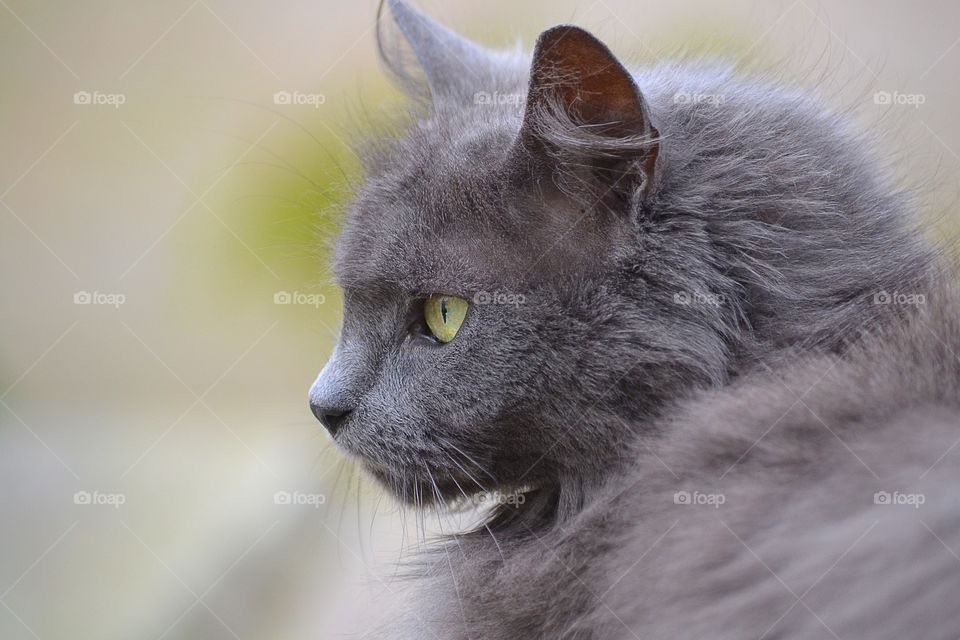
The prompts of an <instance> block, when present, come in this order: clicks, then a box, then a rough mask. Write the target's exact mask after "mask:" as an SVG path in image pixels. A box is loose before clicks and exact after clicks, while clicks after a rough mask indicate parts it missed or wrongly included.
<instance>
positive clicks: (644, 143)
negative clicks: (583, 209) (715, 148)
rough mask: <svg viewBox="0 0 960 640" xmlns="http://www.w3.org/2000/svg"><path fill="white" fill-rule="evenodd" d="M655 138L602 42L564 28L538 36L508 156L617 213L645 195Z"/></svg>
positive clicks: (632, 86)
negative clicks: (520, 116)
mask: <svg viewBox="0 0 960 640" xmlns="http://www.w3.org/2000/svg"><path fill="white" fill-rule="evenodd" d="M659 135H660V134H659V132H658V131H657V129H656V127H655V126H654V125H653V122H652V121H651V118H650V110H649V108H648V105H647V102H646V100H644V97H643V94H641V92H640V89H639V88H638V87H637V85H636V83H635V82H634V80H633V77H632V76H631V75H630V72H629V71H627V69H625V68H624V66H623V65H622V64H621V63H620V62H619V61H618V60H617V58H616V57H615V56H614V55H613V53H611V52H610V50H609V49H608V48H607V47H606V46H605V45H604V44H603V43H602V42H600V41H599V40H598V39H597V38H595V37H594V36H593V35H591V34H590V33H588V32H587V31H584V30H583V29H581V28H579V27H574V26H567V25H562V26H557V27H553V28H552V29H548V30H547V31H544V32H543V33H542V34H541V35H540V37H539V39H538V40H537V45H536V48H535V50H534V53H533V62H532V66H531V69H530V87H529V92H528V94H527V102H526V106H525V111H524V116H523V124H522V126H521V129H520V134H519V136H518V139H517V143H516V146H517V149H516V150H515V154H517V153H519V155H522V156H523V157H524V158H525V159H526V160H528V161H529V160H531V159H532V160H533V161H534V163H535V164H538V165H539V166H540V167H541V169H543V168H545V169H546V170H548V171H550V172H552V173H553V174H554V178H555V180H556V181H557V182H558V183H561V182H562V183H564V186H566V187H569V188H571V189H574V190H579V191H583V190H584V188H585V189H586V191H587V193H588V194H589V197H592V198H594V199H596V200H597V202H609V201H610V200H616V199H617V198H619V199H620V200H619V202H615V203H614V204H616V206H617V207H618V208H622V206H623V204H624V203H623V200H624V199H628V200H632V199H634V198H635V197H637V196H639V197H640V198H641V199H645V198H646V197H648V196H649V195H650V193H651V192H652V190H653V188H654V186H655V184H656V178H657V175H656V173H657V157H658V154H659ZM571 182H572V183H573V184H571Z"/></svg>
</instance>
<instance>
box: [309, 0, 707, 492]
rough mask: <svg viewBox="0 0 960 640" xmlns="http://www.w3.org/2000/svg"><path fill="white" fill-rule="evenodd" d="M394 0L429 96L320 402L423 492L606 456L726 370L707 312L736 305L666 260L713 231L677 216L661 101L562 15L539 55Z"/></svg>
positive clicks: (339, 437) (346, 251)
mask: <svg viewBox="0 0 960 640" xmlns="http://www.w3.org/2000/svg"><path fill="white" fill-rule="evenodd" d="M388 4H389V5H390V9H391V11H392V14H393V18H394V20H395V21H396V23H397V24H398V25H399V27H400V29H401V32H402V33H403V34H404V35H405V37H406V40H407V41H408V42H409V45H410V47H411V48H412V50H413V52H414V54H415V56H416V59H417V62H418V65H419V68H420V69H421V70H422V71H423V72H424V73H425V75H426V79H427V84H426V90H427V91H429V93H430V100H429V107H428V108H427V110H426V111H425V112H422V113H420V114H419V116H418V117H417V119H416V122H415V123H414V124H413V125H412V127H411V128H410V130H409V131H407V132H405V134H404V135H403V136H402V137H401V138H399V139H397V140H392V141H390V142H389V143H388V144H384V145H381V146H382V147H383V148H381V149H380V151H379V152H376V153H375V154H373V157H372V158H370V160H369V163H368V175H367V177H366V184H365V186H364V187H363V188H362V189H361V190H360V192H359V194H358V196H357V198H356V200H355V202H354V203H353V204H352V207H351V209H350V212H349V215H348V216H347V219H346V222H345V226H344V229H343V232H342V235H341V237H340V239H339V242H338V245H337V250H336V257H335V265H334V270H335V273H336V277H337V280H338V284H339V285H340V286H341V287H342V288H343V291H344V301H345V302H344V304H345V308H344V321H343V327H342V334H341V336H340V340H339V342H338V344H337V346H336V349H335V352H334V353H333V355H332V356H331V358H330V361H329V362H328V363H327V365H326V367H325V368H324V369H323V371H322V372H321V374H320V376H319V377H318V379H317V381H316V382H315V383H314V385H313V387H312V389H311V392H310V399H311V405H312V407H313V410H314V413H315V414H316V415H317V416H318V418H319V419H320V420H321V422H323V423H324V424H325V425H326V426H327V428H328V429H329V430H330V432H331V434H332V435H333V437H334V439H335V441H336V442H337V444H338V445H339V446H340V447H341V448H343V449H345V450H346V451H347V452H349V453H350V454H352V455H354V456H356V457H358V458H360V459H361V460H362V461H363V463H364V464H365V466H366V467H367V468H368V470H369V471H370V472H372V473H373V474H374V475H375V476H376V477H378V478H379V479H380V480H382V481H383V482H384V484H386V485H387V486H388V487H392V488H393V489H395V490H396V491H397V492H398V494H400V495H401V496H405V497H406V498H407V499H410V500H415V499H417V498H419V499H422V500H424V501H431V500H433V499H434V497H435V496H436V492H440V493H441V495H442V496H443V497H444V499H454V498H456V497H458V496H460V495H461V494H473V493H475V492H477V491H478V490H480V488H481V487H482V488H484V489H487V490H494V489H498V490H500V491H506V490H513V489H518V488H521V487H531V486H536V487H542V486H544V485H548V484H550V483H554V482H557V479H558V478H559V477H561V476H562V477H564V478H568V477H571V475H575V474H577V473H581V472H582V473H583V474H584V475H590V474H595V473H597V472H598V470H602V469H604V468H607V467H609V466H611V465H613V464H615V461H616V456H617V454H618V449H619V447H620V446H621V443H622V441H623V439H624V437H625V435H626V433H627V431H628V429H627V427H626V426H625V425H624V424H623V423H622V422H621V421H620V420H630V419H633V418H636V417H638V416H641V415H644V414H645V413H647V412H649V411H651V410H652V409H653V408H655V407H656V406H657V405H658V404H659V403H661V402H663V401H664V400H665V399H666V398H668V397H670V395H671V394H674V393H676V391H677V389H681V388H687V387H689V386H690V385H696V384H703V383H708V382H710V381H716V380H717V379H719V378H721V377H722V376H723V370H724V360H725V347H724V344H723V337H722V335H721V334H720V332H716V331H710V330H705V329H704V326H705V325H720V324H723V323H722V322H721V321H720V319H719V318H720V316H721V315H723V313H724V311H723V310H722V309H720V308H719V307H711V306H709V305H684V304H678V303H677V299H676V296H677V295H678V292H680V291H684V290H685V291H687V292H689V294H690V295H693V292H694V289H693V288H692V287H686V289H683V288H678V286H677V284H676V283H677V282H678V281H689V282H694V281H695V280H696V275H697V274H696V273H681V272H679V271H677V272H676V273H673V274H669V273H668V272H670V271H672V270H674V269H677V268H678V267H677V266H676V258H677V257H678V256H679V255H680V254H681V253H682V252H684V251H696V250H697V249H696V248H695V247H684V246H683V244H682V242H680V241H679V240H674V239H673V238H672V237H671V236H670V235H668V234H664V235H660V234H659V230H660V227H662V226H664V225H665V224H666V225H667V226H669V225H670V224H673V223H671V222H669V221H667V222H664V221H661V220H659V219H658V217H657V212H656V201H657V193H658V186H659V185H658V179H659V178H660V175H659V173H658V170H659V166H658V155H659V151H660V144H661V140H660V137H659V134H658V131H657V128H656V123H655V118H654V117H653V115H652V114H651V111H650V107H649V105H648V104H647V102H646V101H645V99H644V97H643V95H642V93H641V91H640V89H639V88H638V87H637V86H636V84H635V82H634V80H633V79H632V78H631V76H630V74H629V73H628V72H627V70H626V69H625V68H624V67H623V66H622V65H621V63H620V62H618V60H617V59H616V58H615V57H614V56H613V54H612V53H611V52H610V51H609V50H608V49H607V47H605V46H604V45H603V44H602V43H601V42H599V41H598V40H597V39H596V38H594V37H593V36H591V35H590V34H589V33H587V32H586V31H584V30H582V29H579V28H577V27H571V26H560V27H555V28H553V29H550V30H548V31H546V32H544V33H543V34H542V35H541V36H540V38H539V40H538V41H537V45H536V49H535V52H534V54H533V56H532V59H531V58H530V57H523V56H522V55H521V54H515V55H507V54H501V53H496V54H495V53H491V52H487V51H485V50H483V49H481V48H480V47H478V46H476V45H474V44H472V43H470V42H468V41H466V40H463V39H462V38H460V37H458V36H456V35H454V34H452V33H451V32H449V31H447V30H446V29H444V28H443V27H440V26H439V25H437V24H436V23H434V22H432V21H430V20H429V19H427V18H425V17H424V16H422V15H421V14H419V13H416V12H415V11H414V10H412V9H411V8H409V7H408V6H406V5H405V4H403V3H401V2H390V3H388ZM390 63H391V64H396V59H395V58H391V59H390ZM401 73H405V72H401ZM406 79H407V80H410V76H406ZM408 86H409V84H408ZM684 269H685V270H687V269H686V268H684ZM691 269H692V270H693V271H695V270H696V267H692V268H691ZM658 273H659V274H660V276H659V277H658V276H657V275H656V274H658ZM648 276H649V281H644V279H645V278H646V277H648ZM668 282H670V283H672V284H668ZM681 287H682V285H681ZM431 296H434V297H433V298H431ZM437 296H447V298H444V299H441V298H439V297H437ZM681 302H682V301H681ZM464 311H465V315H463V317H462V322H461V315H462V314H463V312H464ZM445 319H446V322H447V325H444V320H445ZM444 332H446V333H448V334H450V335H439V334H443V333H444ZM454 333H455V335H453V334H454ZM451 338H452V339H451Z"/></svg>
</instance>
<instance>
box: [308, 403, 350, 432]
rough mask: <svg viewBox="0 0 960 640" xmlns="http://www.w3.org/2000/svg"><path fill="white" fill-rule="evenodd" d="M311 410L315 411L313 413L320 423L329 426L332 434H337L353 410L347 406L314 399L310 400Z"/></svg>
mask: <svg viewBox="0 0 960 640" xmlns="http://www.w3.org/2000/svg"><path fill="white" fill-rule="evenodd" d="M310 410H311V411H313V415H315V416H316V417H317V420H319V421H320V424H322V425H323V426H324V427H326V428H327V431H329V432H330V435H331V436H335V435H337V430H339V429H340V425H341V424H342V423H343V421H344V420H345V419H346V417H347V416H348V415H350V411H351V409H349V408H347V407H338V406H331V405H326V404H320V403H317V402H313V401H311V402H310Z"/></svg>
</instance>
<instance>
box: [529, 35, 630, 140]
mask: <svg viewBox="0 0 960 640" xmlns="http://www.w3.org/2000/svg"><path fill="white" fill-rule="evenodd" d="M530 92H531V95H530V99H529V101H530V102H531V103H532V102H535V101H536V100H537V99H538V98H542V97H543V96H544V94H552V95H554V96H556V97H558V98H559V99H560V103H561V104H562V105H563V106H565V107H566V109H567V111H568V113H570V114H571V115H572V116H574V117H575V118H576V119H577V120H578V121H580V122H582V123H583V124H598V125H599V124H617V125H619V126H617V127H616V129H622V130H624V133H627V132H629V133H633V134H638V133H644V132H646V131H647V127H648V123H647V121H646V120H647V119H646V114H645V113H644V103H643V97H642V96H641V94H640V92H639V90H638V89H637V87H636V85H635V84H634V82H633V78H632V77H631V76H630V73H629V72H628V71H627V70H626V69H624V68H623V65H621V64H620V62H619V61H617V59H616V58H615V57H614V56H613V54H612V53H611V52H610V50H609V49H607V47H606V46H605V45H604V44H603V43H602V42H600V41H599V40H597V39H596V38H594V37H593V36H592V35H590V34H589V33H588V32H586V31H584V30H583V29H580V28H578V27H572V26H560V27H554V28H552V29H549V30H547V31H545V32H544V33H543V34H542V35H541V36H540V39H539V40H538V41H537V47H536V50H535V51H534V55H533V68H532V69H531V86H530Z"/></svg>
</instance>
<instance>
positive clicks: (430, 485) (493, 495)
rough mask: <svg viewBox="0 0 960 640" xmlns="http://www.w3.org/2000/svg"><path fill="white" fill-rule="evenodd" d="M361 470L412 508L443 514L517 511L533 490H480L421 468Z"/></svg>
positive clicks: (368, 467)
mask: <svg viewBox="0 0 960 640" xmlns="http://www.w3.org/2000/svg"><path fill="white" fill-rule="evenodd" d="M363 467H364V469H365V470H366V472H367V473H368V474H369V475H370V476H372V477H373V478H374V479H375V480H376V481H377V483H378V484H380V485H381V486H382V487H383V488H384V489H386V490H387V491H388V492H390V493H391V494H392V495H393V496H394V497H396V498H397V499H398V500H400V501H401V502H403V503H404V504H407V505H409V506H412V507H414V508H426V507H428V508H431V509H437V510H442V511H463V510H472V509H477V508H485V507H491V506H504V505H506V506H512V507H517V508H519V507H520V506H522V505H523V504H525V503H526V501H527V494H528V493H529V492H532V491H534V490H535V488H534V487H532V486H523V487H520V488H517V489H505V488H501V487H488V486H484V487H483V488H480V487H478V486H477V483H476V482H475V481H474V480H472V479H470V478H461V477H456V476H454V475H447V474H445V473H441V472H438V471H432V472H430V471H426V470H424V469H416V470H409V471H404V472H397V471H395V470H393V469H390V468H389V467H387V466H385V465H382V464H379V463H376V462H370V461H364V462H363Z"/></svg>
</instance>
